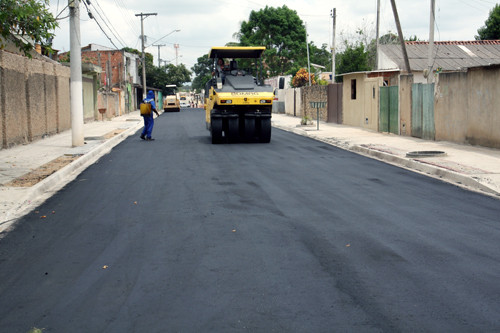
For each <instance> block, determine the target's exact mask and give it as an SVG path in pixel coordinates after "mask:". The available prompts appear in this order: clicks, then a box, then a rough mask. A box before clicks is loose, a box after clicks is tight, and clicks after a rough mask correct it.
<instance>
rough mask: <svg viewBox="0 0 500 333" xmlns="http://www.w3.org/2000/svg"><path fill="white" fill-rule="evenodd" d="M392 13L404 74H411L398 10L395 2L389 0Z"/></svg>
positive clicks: (394, 0)
mask: <svg viewBox="0 0 500 333" xmlns="http://www.w3.org/2000/svg"><path fill="white" fill-rule="evenodd" d="M391 5H392V11H393V13H394V20H395V21H396V27H397V28H398V36H399V42H400V43H401V50H402V51H403V58H404V60H405V67H406V72H407V73H408V74H411V69H410V61H409V60H408V53H406V45H405V39H404V37H403V30H401V23H399V15H398V10H397V8H396V0H391Z"/></svg>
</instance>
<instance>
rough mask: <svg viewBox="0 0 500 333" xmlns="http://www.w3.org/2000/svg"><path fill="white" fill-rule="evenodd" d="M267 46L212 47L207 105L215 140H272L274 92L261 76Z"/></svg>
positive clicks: (210, 129) (210, 127)
mask: <svg viewBox="0 0 500 333" xmlns="http://www.w3.org/2000/svg"><path fill="white" fill-rule="evenodd" d="M265 49H266V48H265V47H264V46H257V47H240V46H238V47H232V46H231V47H230V46H227V47H212V49H211V50H210V53H209V58H211V59H213V71H212V79H211V80H209V81H208V83H207V84H206V86H205V105H204V107H205V120H206V125H207V129H208V130H209V131H210V134H211V137H212V143H223V142H237V141H250V142H264V143H268V142H270V141H271V109H272V104H273V100H274V91H273V88H272V87H271V86H269V85H264V84H263V82H262V75H259V69H260V71H262V65H261V63H260V57H261V55H262V52H264V50H265ZM238 62H240V64H239V65H238ZM245 66H247V67H245Z"/></svg>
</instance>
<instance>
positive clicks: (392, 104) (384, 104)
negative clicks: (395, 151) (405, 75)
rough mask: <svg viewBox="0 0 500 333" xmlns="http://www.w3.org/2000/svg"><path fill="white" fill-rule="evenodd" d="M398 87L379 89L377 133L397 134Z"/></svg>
mask: <svg viewBox="0 0 500 333" xmlns="http://www.w3.org/2000/svg"><path fill="white" fill-rule="evenodd" d="M398 105H399V87H398V86H392V87H380V103H379V106H380V116H379V132H389V133H394V134H399V113H398Z"/></svg>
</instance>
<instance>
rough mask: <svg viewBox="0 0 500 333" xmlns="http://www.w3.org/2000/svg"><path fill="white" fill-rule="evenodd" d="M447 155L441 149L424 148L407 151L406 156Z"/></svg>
mask: <svg viewBox="0 0 500 333" xmlns="http://www.w3.org/2000/svg"><path fill="white" fill-rule="evenodd" d="M437 156H446V153H445V152H444V151H439V150H422V151H411V152H409V153H406V157H437Z"/></svg>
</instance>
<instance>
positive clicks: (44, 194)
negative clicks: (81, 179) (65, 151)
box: [0, 122, 143, 232]
mask: <svg viewBox="0 0 500 333" xmlns="http://www.w3.org/2000/svg"><path fill="white" fill-rule="evenodd" d="M142 126H143V124H142V123H141V122H138V124H137V125H134V126H131V127H130V128H127V129H126V130H124V131H123V132H121V133H119V134H117V135H116V136H114V137H112V138H110V139H108V140H106V141H104V142H103V143H102V144H100V145H97V146H96V147H94V148H93V149H91V150H90V151H88V152H86V153H85V154H84V155H83V156H81V157H79V158H78V159H76V160H75V161H73V162H71V163H70V164H68V165H66V166H64V167H63V168H61V169H60V170H58V171H57V172H54V173H53V174H51V175H50V176H48V177H47V178H45V179H43V180H42V181H40V182H39V183H37V184H35V185H33V186H31V187H30V188H29V189H28V190H27V191H26V193H25V194H24V195H23V197H22V199H21V200H20V203H19V205H18V206H17V207H13V208H10V209H9V210H8V211H7V212H6V213H5V216H4V218H2V221H0V222H1V223H5V225H2V226H0V232H3V231H6V230H7V229H9V228H10V227H11V226H12V224H13V223H15V222H16V220H17V219H19V218H21V217H23V216H24V215H26V214H27V213H29V212H30V211H31V209H33V208H34V207H36V206H38V205H40V204H42V203H43V202H45V200H47V199H48V198H49V197H50V196H51V194H50V193H51V192H57V191H58V190H60V189H61V188H63V187H64V186H65V185H66V184H68V183H70V182H71V181H73V180H74V179H76V177H78V175H79V174H80V173H82V172H83V171H84V170H85V169H87V168H88V167H89V166H91V165H92V164H94V163H95V162H96V161H97V160H99V159H100V158H101V157H102V156H104V155H106V154H108V153H109V152H110V151H111V150H112V149H113V148H114V147H115V146H117V145H118V144H119V143H121V142H122V141H124V140H125V139H126V138H127V137H129V136H131V135H132V134H134V133H135V132H137V130H139V129H140V128H141V127H142ZM49 194H50V195H49Z"/></svg>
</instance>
